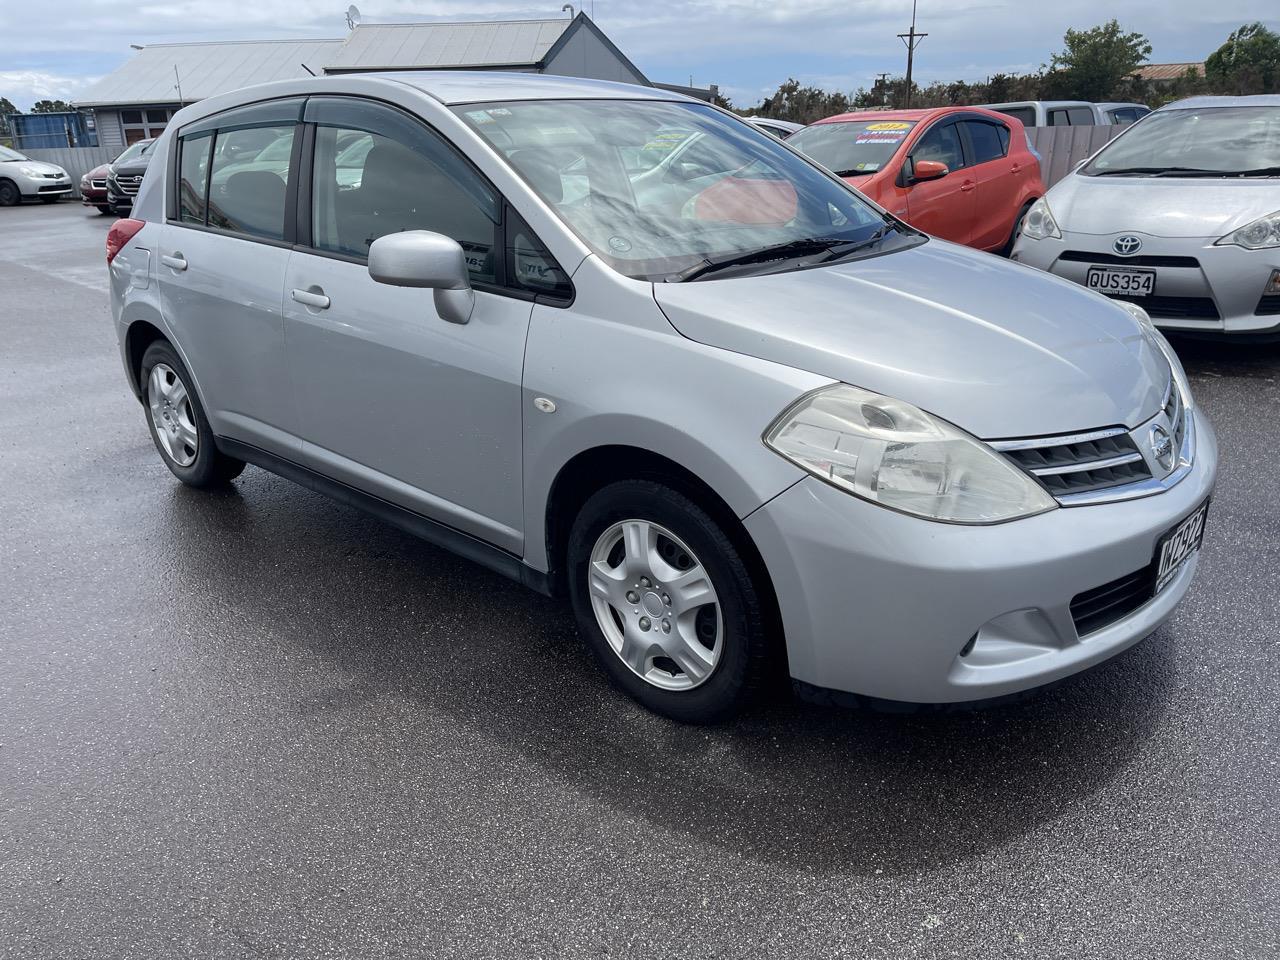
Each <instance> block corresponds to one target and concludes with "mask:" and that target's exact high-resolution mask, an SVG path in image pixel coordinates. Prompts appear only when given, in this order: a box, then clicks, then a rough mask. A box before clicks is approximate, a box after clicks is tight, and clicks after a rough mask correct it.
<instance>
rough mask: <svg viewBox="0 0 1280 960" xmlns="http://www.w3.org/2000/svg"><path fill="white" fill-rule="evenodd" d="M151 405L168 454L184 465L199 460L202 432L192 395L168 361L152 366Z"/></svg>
mask: <svg viewBox="0 0 1280 960" xmlns="http://www.w3.org/2000/svg"><path fill="white" fill-rule="evenodd" d="M147 405H148V406H149V407H150V408H151V424H152V426H154V427H155V431H156V437H157V438H158V439H159V441H160V449H161V450H163V451H164V454H165V456H167V457H168V458H169V459H170V460H172V461H173V462H174V463H176V464H177V465H178V466H180V467H189V466H191V464H193V463H195V461H196V455H197V454H198V453H199V452H200V433H199V431H198V430H197V429H196V420H195V415H194V413H193V411H192V409H191V397H190V395H189V394H188V393H187V387H186V384H184V383H183V382H182V379H181V378H180V377H179V376H178V374H177V373H175V372H174V370H173V368H172V367H170V366H169V365H168V364H166V363H157V364H156V365H155V366H154V367H152V368H151V376H150V377H149V378H148V379H147Z"/></svg>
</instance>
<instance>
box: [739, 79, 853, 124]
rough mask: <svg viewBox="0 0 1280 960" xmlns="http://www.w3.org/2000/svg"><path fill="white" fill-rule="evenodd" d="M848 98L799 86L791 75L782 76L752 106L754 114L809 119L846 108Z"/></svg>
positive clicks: (844, 111) (842, 110) (848, 103)
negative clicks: (759, 100)
mask: <svg viewBox="0 0 1280 960" xmlns="http://www.w3.org/2000/svg"><path fill="white" fill-rule="evenodd" d="M851 105H852V101H851V100H850V99H849V97H848V96H847V95H846V94H843V93H829V92H828V91H826V90H823V89H821V88H820V87H814V86H807V87H802V86H801V85H800V81H799V80H796V79H794V78H791V79H788V80H786V81H785V82H784V83H782V84H780V85H779V86H778V89H777V90H775V91H774V92H773V93H772V94H770V95H769V96H767V97H765V98H764V99H763V100H762V101H761V102H760V106H758V107H757V108H756V109H755V110H753V111H750V112H751V113H752V114H754V115H755V116H758V117H773V118H774V119H777V120H791V121H793V122H794V123H813V121H815V120H821V119H822V118H823V117H830V116H833V115H835V114H837V113H846V112H848V110H849V108H850V106H851Z"/></svg>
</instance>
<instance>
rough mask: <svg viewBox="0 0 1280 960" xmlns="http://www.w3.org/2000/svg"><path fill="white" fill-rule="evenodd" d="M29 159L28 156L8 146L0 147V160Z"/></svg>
mask: <svg viewBox="0 0 1280 960" xmlns="http://www.w3.org/2000/svg"><path fill="white" fill-rule="evenodd" d="M30 159H31V158H30V157H26V156H23V155H22V154H20V153H19V152H18V151H17V150H10V149H9V148H8V147H0V161H5V160H30Z"/></svg>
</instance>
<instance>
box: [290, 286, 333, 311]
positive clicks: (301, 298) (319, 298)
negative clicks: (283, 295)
mask: <svg viewBox="0 0 1280 960" xmlns="http://www.w3.org/2000/svg"><path fill="white" fill-rule="evenodd" d="M289 296H291V297H292V298H293V299H294V301H295V302H296V303H300V304H302V305H303V306H304V307H315V308H316V309H317V310H328V309H329V298H328V297H326V296H325V295H324V294H323V293H321V292H316V291H312V290H294V291H293V292H292V293H290V294H289Z"/></svg>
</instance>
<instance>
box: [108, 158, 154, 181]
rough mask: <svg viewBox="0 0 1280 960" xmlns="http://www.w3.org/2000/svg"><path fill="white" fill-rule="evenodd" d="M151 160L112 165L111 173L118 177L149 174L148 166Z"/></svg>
mask: <svg viewBox="0 0 1280 960" xmlns="http://www.w3.org/2000/svg"><path fill="white" fill-rule="evenodd" d="M150 162H151V161H150V159H149V158H148V159H146V160H130V161H128V162H127V163H113V164H112V165H111V173H112V175H113V176H117V177H136V176H141V175H142V174H144V173H146V172H147V165H148V164H149V163H150Z"/></svg>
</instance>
